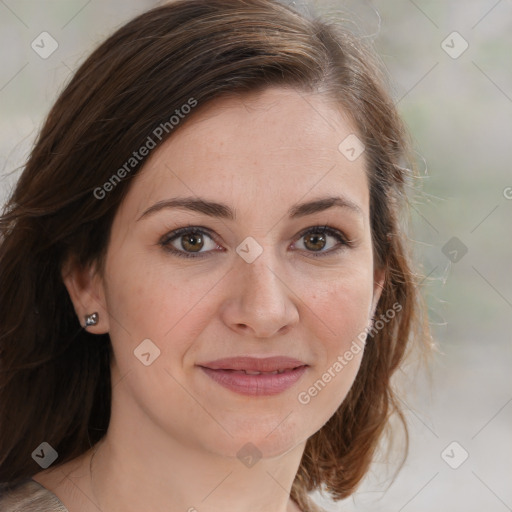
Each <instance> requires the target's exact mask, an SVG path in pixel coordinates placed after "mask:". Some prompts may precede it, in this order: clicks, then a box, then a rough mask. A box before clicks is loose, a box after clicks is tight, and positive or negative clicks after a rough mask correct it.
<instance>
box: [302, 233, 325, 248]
mask: <svg viewBox="0 0 512 512" xmlns="http://www.w3.org/2000/svg"><path fill="white" fill-rule="evenodd" d="M304 240H305V242H304V245H305V246H306V247H307V248H308V249H311V250H312V251H320V250H322V249H323V248H324V247H325V245H326V243H327V241H326V237H325V235H324V234H323V233H320V234H316V233H311V234H309V235H306V236H305V237H304Z"/></svg>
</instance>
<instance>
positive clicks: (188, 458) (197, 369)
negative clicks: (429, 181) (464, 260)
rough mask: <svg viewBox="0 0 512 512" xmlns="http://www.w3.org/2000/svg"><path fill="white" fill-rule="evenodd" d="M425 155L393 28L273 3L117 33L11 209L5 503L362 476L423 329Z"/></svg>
mask: <svg viewBox="0 0 512 512" xmlns="http://www.w3.org/2000/svg"><path fill="white" fill-rule="evenodd" d="M406 155H407V144H406V136H405V132H404V129H403V126H402V123H401V121H400V119H399V117H398V115H397V112H396V110H395V107H394V105H393V103H392V101H391V99H390V98H389V96H388V95H387V93H386V92H385V88H384V86H383V79H382V77H381V75H380V73H379V71H378V68H377V67H376V65H375V64H374V60H373V58H372V55H371V52H369V50H368V49H367V48H366V47H364V46H363V45H362V43H361V42H360V41H359V40H358V39H357V38H355V37H353V36H351V35H350V34H348V33H347V32H346V31H344V30H342V29H341V27H336V26H332V25H330V24H328V23H326V22H323V21H321V20H309V19H306V18H305V17H303V16H301V15H299V14H298V13H296V12H294V11H293V10H291V9H289V8H287V7H285V6H283V5H281V4H279V3H278V2H276V1H273V0H243V1H242V0H214V1H209V2H205V1H203V0H183V1H177V2H172V3H169V4H167V5H164V6H161V7H158V8H156V9H153V10H151V11H149V12H146V13H144V14H142V15H141V16H138V17H137V18H135V19H134V20H132V21H130V22H129V23H127V24H126V25H125V26H123V27H121V28H120V29H119V30H118V31H117V32H116V33H114V34H113V35H112V36H111V37H110V38H109V39H107V40H106V41H105V42H104V43H103V44H102V45H101V46H99V48H97V49H96V50H95V51H94V52H93V53H92V55H91V56H90V57H89V58H88V59H87V60H86V61H85V62H84V64H83V65H82V66H81V67H80V69H79V70H78V71H77V72H76V74H75V76H74V77H73V79H72V80H71V82H70V83H69V85H68V86H67V87H66V88H65V90H64V91H63V93H62V94H61V96H60V97H59V99H58V100H57V102H56V103H55V105H54V107H53V109H52V110H51V112H50V114H49V115H48V118H47V120H46V123H45V125H44V126H43V128H42V131H41V133H40V135H39V138H38V140H37V142H36V144H35V147H34V149H33V151H32V154H31V156H30V158H29V160H28V162H27V164H26V167H25V169H24V171H23V174H22V175H21V177H20V179H19V182H18V184H17V186H16V189H15V190H14V192H13V194H12V197H11V198H10V200H9V202H8V203H7V205H6V207H5V210H4V214H3V216H2V219H1V227H2V240H1V252H0V276H1V283H2V286H1V287H0V289H1V291H0V297H1V299H0V328H1V331H0V335H1V338H0V350H1V357H2V359H1V361H2V373H1V386H0V421H1V424H0V428H1V441H0V447H1V449H0V454H1V459H0V481H1V482H2V483H3V491H2V498H1V499H0V505H2V506H1V507H0V508H1V509H2V510H27V511H28V510H61V511H66V510H67V511H69V512H78V511H80V512H89V511H93V510H94V511H97V510H101V511H103V512H112V511H117V510H123V511H124V510H151V511H153V510H188V511H195V510H197V511H202V510H208V511H217V510H237V511H242V512H243V511H255V510H265V511H270V510H272V511H278V512H284V511H288V512H290V511H297V510H302V511H304V512H305V511H309V510H317V508H316V506H315V504H314V503H313V501H312V500H311V499H310V497H308V493H309V492H310V491H313V490H315V489H320V490H321V489H328V491H329V492H330V493H331V495H332V497H333V498H334V499H336V500H339V499H343V498H345V497H347V496H350V495H351V494H352V493H353V492H354V491H355V489H356V488H357V485H358V484H359V482H360V481H361V479H362V478H363V476H364V475H365V473H366V472H367V471H368V468H369V466H370V463H371V461H372V456H373V454H374V452H375V449H376V447H377V446H378V443H379V441H380V440H381V437H382V434H383V432H384V431H385V427H386V426H387V424H388V418H389V416H390V414H391V413H392V412H396V413H398V415H399V417H400V418H402V416H401V411H400V408H399V407H398V403H397V399H396V397H395V395H394V393H393V390H392V388H391V385H390V378H391V376H392V375H393V373H394V372H395V370H396V369H397V368H398V367H399V365H400V363H401V361H402V359H403V357H404V354H405V352H406V349H407V347H408V346H409V344H410V342H412V341H415V343H416V345H417V346H421V343H418V341H419V342H424V341H426V339H427V328H426V325H425V320H424V315H422V305H421V304H422V303H421V300H420V298H419V294H418V289H417V282H416V279H417V277H416V274H415V273H414V272H413V271H412V269H411V264H410V262H409V257H408V249H407V239H406V237H405V235H404V234H403V233H402V231H401V228H400V223H399V216H400V215H401V212H402V210H403V208H405V207H406V203H407V197H406V186H407V184H408V182H409V180H410V178H411V177H412V173H411V171H410V170H408V169H406V168H404V166H403V164H404V161H405V157H406ZM402 420H403V418H402Z"/></svg>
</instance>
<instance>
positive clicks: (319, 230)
mask: <svg viewBox="0 0 512 512" xmlns="http://www.w3.org/2000/svg"><path fill="white" fill-rule="evenodd" d="M188 233H193V234H200V235H207V236H208V237H209V238H211V239H212V240H213V241H214V242H215V240H214V238H213V236H212V235H211V233H210V230H209V229H207V228H203V227H201V226H192V225H189V226H186V227H183V228H179V229H175V230H174V231H171V232H170V233H167V234H166V235H164V236H163V237H162V238H161V240H160V242H159V245H161V246H162V247H163V249H164V250H166V251H168V252H170V253H172V254H175V255H176V256H178V257H182V258H203V257H204V256H206V255H207V254H208V253H209V252H211V251H206V252H203V253H190V252H185V251H180V250H178V249H176V248H174V247H171V246H169V244H170V242H173V241H174V240H175V239H177V238H178V237H179V236H182V235H185V234H188ZM311 233H312V234H327V235H329V236H332V237H334V238H336V239H337V240H338V242H340V245H339V246H338V247H337V248H333V249H330V250H329V251H320V252H317V253H315V252H314V251H306V252H309V253H311V256H313V257H314V258H322V257H324V256H329V255H333V254H336V253H338V252H339V251H341V250H342V249H343V248H344V246H347V247H352V246H353V241H351V240H348V239H347V238H346V237H345V236H344V234H343V233H342V232H341V231H339V230H337V229H334V228H331V227H330V226H312V227H310V228H307V229H306V230H304V231H302V232H301V233H300V235H299V236H298V238H297V240H300V239H301V238H302V237H304V236H306V235H309V234H311Z"/></svg>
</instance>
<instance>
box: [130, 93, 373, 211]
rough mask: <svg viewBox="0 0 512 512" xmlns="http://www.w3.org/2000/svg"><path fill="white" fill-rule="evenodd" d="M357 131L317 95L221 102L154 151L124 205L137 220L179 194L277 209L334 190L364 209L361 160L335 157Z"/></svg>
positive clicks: (248, 96) (200, 110)
mask: <svg viewBox="0 0 512 512" xmlns="http://www.w3.org/2000/svg"><path fill="white" fill-rule="evenodd" d="M355 133H356V129H355V126H354V125H353V123H352V122H351V121H350V119H349V117H348V115H346V114H345V113H344V112H343V111H342V110H341V109H339V108H335V107H334V106H333V104H332V102H328V101H327V100H326V99H325V98H324V97H323V96H320V95H317V94H306V93H303V92H299V91H296V90H293V89H284V88H273V89H266V90H264V91H262V92H258V93H251V94H246V95H241V96H236V97H225V98H220V99H218V100H215V101H213V102H210V103H208V104H206V105H204V106H203V107H202V108H201V106H199V107H198V109H197V110H196V111H195V112H194V113H193V114H192V115H191V118H190V119H185V123H184V124H183V126H181V127H179V129H178V130H177V131H176V132H175V133H174V134H173V135H172V136H171V137H170V138H169V139H168V140H167V141H165V142H164V143H163V144H162V145H161V146H160V147H158V148H157V149H155V150H154V151H153V153H152V154H151V155H150V157H149V159H148V160H147V161H146V163H145V165H144V168H143V169H142V170H141V171H140V173H139V175H138V176H137V178H136V179H135V180H134V183H133V184H132V190H130V192H129V194H128V197H127V201H128V202H129V203H130V206H131V207H132V209H133V208H135V210H136V213H139V214H140V212H141V211H142V210H143V209H144V208H146V207H147V206H148V203H149V202H156V201H160V200H165V199H166V197H170V196H177V195H186V196H193V195H197V196H201V197H207V198H211V199H216V200H220V201H222V202H226V203H229V204H233V205H235V206H236V205H239V206H240V208H243V205H244V204H247V205H248V204H252V205H254V208H256V206H257V205H260V207H261V206H263V207H264V209H267V207H268V208H272V209H275V208H278V207H279V205H280V204H283V207H285V208H288V203H290V204H292V203H295V202H297V201H299V200H301V199H303V200H305V199H307V198H308V195H309V196H311V197H313V196H318V195H326V194H330V195H335V193H336V192H338V193H342V194H343V195H344V196H348V197H349V198H351V199H352V200H353V201H354V202H356V203H358V204H359V205H360V206H361V208H362V209H363V210H364V209H365V208H366V207H367V203H368V187H367V180H366V172H365V168H364V167H365V162H364V155H361V157H360V158H357V159H356V160H353V161H351V160H349V159H347V157H346V156H345V154H344V153H343V152H342V151H340V143H342V141H344V140H346V139H347V137H351V136H352V137H353V136H354V135H355ZM136 213H135V214H136ZM259 213H261V212H259Z"/></svg>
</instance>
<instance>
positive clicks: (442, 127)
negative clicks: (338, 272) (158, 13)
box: [0, 0, 512, 512]
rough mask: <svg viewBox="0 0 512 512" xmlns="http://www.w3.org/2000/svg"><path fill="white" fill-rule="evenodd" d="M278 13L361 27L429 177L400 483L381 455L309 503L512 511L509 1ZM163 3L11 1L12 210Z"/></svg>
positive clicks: (5, 85) (419, 209)
mask: <svg viewBox="0 0 512 512" xmlns="http://www.w3.org/2000/svg"><path fill="white" fill-rule="evenodd" d="M283 3H287V4H294V5H295V7H296V8H297V9H298V10H304V11H308V10H310V11H311V12H313V13H316V14H323V15H325V16H327V17H332V18H333V19H339V18H340V17H345V18H348V19H350V20H351V21H352V22H353V24H354V26H355V27H357V30H358V31H359V32H360V34H362V36H363V37H365V38H367V39H368V40H369V41H371V42H373V45H374V47H375V49H376V50H377V52H378V54H379V55H380V58H381V60H382V63H383V65H384V67H385V69H387V72H388V74H389V77H390V81H391V92H392V95H393V98H394V100H395V102H396V104H397V107H398V109H399V111H400V113H401V114H402V116H403V118H404V119H405V121H406V123H407V125H408V127H409V129H410V131H411V133H412V136H413V139H414V145H415V147H414V149H415V151H416V155H417V160H418V166H419V169H420V172H421V176H422V179H421V181H422V196H419V197H417V198H416V201H415V203H414V205H413V210H412V225H411V232H410V238H411V239H412V240H413V245H414V248H415V253H416V255H417V258H418V260H419V261H420V262H421V263H422V265H423V272H424V274H425V275H427V276H428V278H427V279H425V281H424V282H423V284H422V289H423V293H424V296H425V298H426V300H427V302H428V306H429V317H430V321H431V325H432V331H433V335H434V338H435V341H436V343H437V345H438V352H437V354H436V355H435V356H434V358H433V360H432V363H431V366H430V378H429V377H428V375H427V373H426V372H425V371H418V369H417V367H414V369H412V370H410V371H409V376H410V377H414V379H411V381H410V382H409V383H408V384H407V394H403V395H401V396H402V398H403V405H404V408H405V411H406V416H407V420H408V423H409V428H410V434H411V439H410V451H409V456H408V458H407V461H406V463H405V465H404V466H403V468H402V470H401V471H400V472H399V473H398V476H397V477H396V479H395V480H394V481H392V476H393V468H394V466H391V467H390V466H389V465H388V464H386V463H385V462H384V459H383V458H380V457H379V458H377V459H376V461H375V464H374V466H373V468H372V471H371V472H370V473H369V474H368V476H367V478H365V480H364V482H363V484H362V486H361V487H360V489H359V490H358V492H357V493H356V494H355V495H354V496H352V497H351V498H350V499H347V500H344V501H342V502H338V503H334V502H329V501H328V500H327V499H326V498H325V497H324V496H322V495H321V494H320V493H315V495H314V497H315V499H316V500H317V501H318V503H320V504H321V505H322V506H323V507H324V508H325V509H326V510H328V511H347V512H351V511H375V510H379V511H381V512H400V511H405V512H413V511H414V512H427V511H428V512H431V511H433V510H441V511H450V512H456V511H465V512H476V511H481V510H486V511H497V512H499V511H506V510H512V486H511V484H510V482H512V462H511V461H512V435H510V434H511V431H512V429H511V427H512V378H511V374H512V372H511V369H512V343H511V341H512V340H511V338H512V337H511V334H510V320H511V318H512V272H511V266H512V241H511V235H512V226H511V225H512V222H511V220H512V172H511V161H512V151H511V146H512V60H511V57H510V56H511V49H512V2H510V0H450V1H446V0H445V1H441V0H435V1H422V0H416V1H412V0H388V1H387V2H377V1H373V2H371V1H364V0H359V1H355V0H354V1H334V0H325V1H323V0H319V1H316V2H313V1H311V2H309V3H306V2H302V1H296V2H291V1H285V0H283ZM159 4H160V2H156V1H152V0H137V1H135V0H102V1H99V0H47V1H42V0H0V44H1V48H2V51H1V53H0V59H1V66H0V113H1V115H0V173H1V175H0V200H1V202H2V204H3V202H4V201H5V199H6V197H7V195H8V193H9V191H10V190H11V187H12V185H13V183H14V182H15V180H16V178H17V177H18V176H19V167H20V166H22V165H23V163H24V161H25V160H26V158H27V156H28V154H29V152H30V149H31V146H32V144H33V141H34V139H35V137H36V135H37V132H38V130H39V128H40V127H41V124H42V121H43V119H44V117H45V115H46V114H47V112H48V110H49V109H50V107H51V105H52V103H53V102H54V100H55V99H56V98H57V95H58V93H59V92H60V91H61V90H62V88H63V87H64V85H65V84H66V83H67V81H68V80H69V78H70V76H71V74H72V72H73V70H75V69H76V68H77V66H78V65H79V64H80V63H81V62H82V61H83V60H84V58H85V57H86V56H87V55H88V54H89V53H90V52H91V50H92V49H93V48H94V47H95V46H96V45H97V44H98V43H100V42H101V41H102V40H103V39H104V38H105V37H106V36H107V35H109V34H110V33H111V32H113V31H114V30H115V29H116V28H118V27H119V26H121V25H122V24H124V23H125V22H126V21H128V20H129V19H130V18H132V17H134V16H136V15H137V14H139V13H141V12H142V11H144V10H146V9H147V8H150V7H154V6H157V5H159ZM44 32H46V33H47V34H42V33H44ZM42 39H43V40H44V43H42V42H41V40H42ZM411 368H412V367H411ZM405 373H406V374H407V371H406V372H405ZM507 432H508V433H507Z"/></svg>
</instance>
